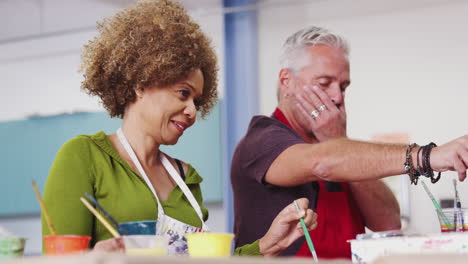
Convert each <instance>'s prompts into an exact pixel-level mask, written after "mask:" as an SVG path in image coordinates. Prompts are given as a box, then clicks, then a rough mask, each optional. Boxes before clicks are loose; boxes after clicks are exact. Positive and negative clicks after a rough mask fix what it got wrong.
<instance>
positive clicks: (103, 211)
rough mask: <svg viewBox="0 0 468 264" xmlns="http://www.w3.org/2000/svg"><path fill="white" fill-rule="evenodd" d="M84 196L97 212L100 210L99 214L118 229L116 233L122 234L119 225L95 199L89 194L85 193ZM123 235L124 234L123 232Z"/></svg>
mask: <svg viewBox="0 0 468 264" xmlns="http://www.w3.org/2000/svg"><path fill="white" fill-rule="evenodd" d="M85 196H86V198H88V199H89V200H90V201H91V202H92V203H93V204H94V206H96V207H97V208H98V209H99V210H101V212H102V213H103V214H104V215H105V216H106V217H107V218H108V219H109V220H110V221H111V222H112V224H113V225H114V226H115V227H116V228H117V229H118V232H119V233H122V232H121V231H122V230H121V229H120V226H119V223H118V222H117V221H116V220H115V219H114V218H113V217H112V216H111V215H110V214H109V213H108V212H107V211H106V209H104V208H103V207H102V206H101V205H100V204H99V203H98V201H97V200H96V199H94V197H93V196H92V195H91V194H89V193H85ZM124 233H125V232H124Z"/></svg>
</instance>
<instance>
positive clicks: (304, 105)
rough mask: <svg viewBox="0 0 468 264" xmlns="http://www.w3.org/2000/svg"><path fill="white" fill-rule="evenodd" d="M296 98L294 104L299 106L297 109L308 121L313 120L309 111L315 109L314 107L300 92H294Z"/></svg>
mask: <svg viewBox="0 0 468 264" xmlns="http://www.w3.org/2000/svg"><path fill="white" fill-rule="evenodd" d="M296 99H297V101H298V103H297V104H296V105H297V107H298V108H299V111H300V112H301V113H302V114H303V115H304V117H306V118H307V119H308V120H309V122H314V118H312V116H311V114H310V113H311V112H312V111H313V110H315V107H314V106H313V105H312V104H310V103H309V102H308V101H307V100H306V99H305V98H304V97H303V96H302V94H296Z"/></svg>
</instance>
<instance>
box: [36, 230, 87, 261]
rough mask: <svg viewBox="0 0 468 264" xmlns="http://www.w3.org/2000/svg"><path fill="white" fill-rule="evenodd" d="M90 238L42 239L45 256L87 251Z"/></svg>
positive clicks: (56, 237) (65, 236)
mask: <svg viewBox="0 0 468 264" xmlns="http://www.w3.org/2000/svg"><path fill="white" fill-rule="evenodd" d="M90 240H91V237H90V236H78V235H56V236H53V235H51V236H45V237H44V248H45V254H46V255H49V256H50V255H65V254H71V253H82V252H86V251H87V250H88V249H89V241H90Z"/></svg>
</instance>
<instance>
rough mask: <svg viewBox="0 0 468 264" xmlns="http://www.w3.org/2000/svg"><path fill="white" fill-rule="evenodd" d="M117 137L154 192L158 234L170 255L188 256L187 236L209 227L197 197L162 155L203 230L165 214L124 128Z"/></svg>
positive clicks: (120, 129)
mask: <svg viewBox="0 0 468 264" xmlns="http://www.w3.org/2000/svg"><path fill="white" fill-rule="evenodd" d="M117 137H118V138H119V140H120V143H122V145H123V146H124V148H125V150H126V151H127V153H128V155H129V156H130V158H131V159H132V161H133V163H134V164H135V166H136V167H137V169H138V172H139V173H140V175H141V177H142V178H143V179H144V180H145V182H146V185H148V187H149V188H150V190H151V191H152V192H153V195H154V197H155V198H156V201H157V202H158V209H159V210H158V221H157V222H156V234H157V235H161V236H164V237H166V238H167V239H168V241H169V245H168V254H169V255H187V254H188V252H187V240H186V239H185V234H187V233H195V232H206V231H208V227H207V226H206V224H205V223H204V222H203V214H202V211H201V208H200V206H199V205H198V203H197V200H195V197H193V194H192V192H191V191H190V189H189V188H188V187H187V185H186V184H185V182H184V181H183V180H182V178H181V177H180V175H179V173H178V172H177V171H176V170H175V168H174V166H172V164H171V162H169V160H168V159H167V157H166V155H164V154H163V153H160V155H159V156H160V158H161V162H162V164H163V166H164V168H165V169H166V170H167V172H168V173H169V175H171V177H172V179H173V180H174V181H175V182H176V183H177V185H178V186H179V188H180V189H181V190H182V192H183V193H184V195H185V197H187V199H188V201H189V202H190V205H192V207H193V209H195V211H196V212H197V215H198V217H199V218H200V221H201V222H202V223H203V226H202V228H198V227H195V226H191V225H188V224H186V223H184V222H181V221H179V220H177V219H174V218H172V217H170V216H168V215H166V214H165V213H164V208H163V207H162V205H161V202H160V201H159V198H158V195H157V194H156V191H155V190H154V188H153V185H152V184H151V182H150V180H149V178H148V176H147V175H146V173H145V170H144V169H143V167H142V166H141V164H140V161H138V158H137V156H136V155H135V152H134V151H133V149H132V147H131V146H130V143H128V141H127V138H126V137H125V135H124V133H123V131H122V128H119V130H117Z"/></svg>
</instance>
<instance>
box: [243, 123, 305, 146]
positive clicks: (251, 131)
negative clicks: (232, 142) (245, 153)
mask: <svg viewBox="0 0 468 264" xmlns="http://www.w3.org/2000/svg"><path fill="white" fill-rule="evenodd" d="M284 140H294V141H297V142H303V140H302V138H301V137H300V136H299V134H297V133H296V132H295V131H294V130H293V129H291V128H290V127H288V126H287V125H285V124H283V123H282V122H280V121H278V120H277V119H275V118H271V117H268V116H262V115H259V116H254V117H253V118H252V120H251V121H250V124H249V127H248V130H247V133H246V135H245V137H244V138H243V139H242V140H241V144H244V145H248V146H250V145H251V144H274V143H275V142H277V143H278V142H280V141H284Z"/></svg>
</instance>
